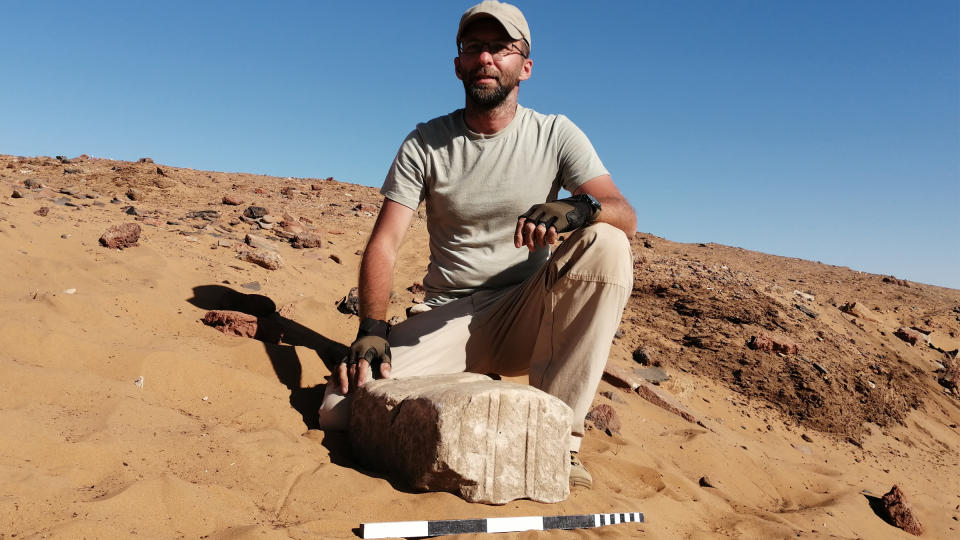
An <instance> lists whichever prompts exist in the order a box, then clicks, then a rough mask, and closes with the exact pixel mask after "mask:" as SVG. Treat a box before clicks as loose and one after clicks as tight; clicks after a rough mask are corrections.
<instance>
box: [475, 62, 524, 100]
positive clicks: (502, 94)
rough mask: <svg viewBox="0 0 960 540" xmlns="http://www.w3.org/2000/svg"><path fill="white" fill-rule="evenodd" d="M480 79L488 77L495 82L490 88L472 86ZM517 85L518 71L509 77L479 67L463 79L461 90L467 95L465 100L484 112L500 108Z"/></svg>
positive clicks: (518, 81)
mask: <svg viewBox="0 0 960 540" xmlns="http://www.w3.org/2000/svg"><path fill="white" fill-rule="evenodd" d="M480 77H490V78H492V79H493V80H495V81H496V85H495V86H493V87H492V88H490V87H485V86H480V85H477V84H474V81H476V80H477V79H478V78H480ZM519 83H520V72H519V70H518V71H517V73H514V74H512V75H511V74H509V73H504V72H499V73H497V72H496V71H495V70H494V69H491V68H484V67H480V68H477V70H476V71H474V72H473V73H471V74H470V77H469V78H464V80H463V89H464V90H465V91H466V93H467V99H469V100H470V101H471V102H473V104H474V105H476V106H477V107H480V108H481V109H484V110H491V109H495V108H497V107H498V106H500V104H501V103H503V102H504V100H506V99H507V96H509V95H510V92H512V91H513V89H514V88H516V87H517V85H518V84H519Z"/></svg>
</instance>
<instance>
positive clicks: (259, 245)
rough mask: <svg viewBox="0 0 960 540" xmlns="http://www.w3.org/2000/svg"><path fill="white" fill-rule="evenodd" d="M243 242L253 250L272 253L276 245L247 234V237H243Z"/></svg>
mask: <svg viewBox="0 0 960 540" xmlns="http://www.w3.org/2000/svg"><path fill="white" fill-rule="evenodd" d="M243 241H244V243H245V244H247V245H248V246H250V247H252V248H255V249H266V250H270V251H273V250H275V249H276V245H275V244H274V243H273V242H271V241H270V240H267V239H266V238H263V237H262V236H255V235H252V234H247V236H246V237H244V239H243Z"/></svg>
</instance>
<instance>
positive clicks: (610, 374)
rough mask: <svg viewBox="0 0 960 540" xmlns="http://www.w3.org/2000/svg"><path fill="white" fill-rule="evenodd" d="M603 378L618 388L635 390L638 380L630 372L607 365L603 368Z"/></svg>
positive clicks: (638, 383) (638, 384)
mask: <svg viewBox="0 0 960 540" xmlns="http://www.w3.org/2000/svg"><path fill="white" fill-rule="evenodd" d="M603 380H605V381H607V382H608V383H610V384H612V385H614V386H617V387H619V388H627V389H630V390H635V389H636V388H637V387H638V386H640V381H639V380H637V378H636V377H634V376H633V374H632V373H630V372H629V371H627V370H626V369H623V368H621V367H618V366H611V365H608V366H607V367H606V368H604V370H603Z"/></svg>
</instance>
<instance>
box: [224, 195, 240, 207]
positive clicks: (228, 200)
mask: <svg viewBox="0 0 960 540" xmlns="http://www.w3.org/2000/svg"><path fill="white" fill-rule="evenodd" d="M222 202H223V204H226V205H229V206H240V205H241V204H243V199H241V198H240V197H237V196H236V195H224V196H223V199H222Z"/></svg>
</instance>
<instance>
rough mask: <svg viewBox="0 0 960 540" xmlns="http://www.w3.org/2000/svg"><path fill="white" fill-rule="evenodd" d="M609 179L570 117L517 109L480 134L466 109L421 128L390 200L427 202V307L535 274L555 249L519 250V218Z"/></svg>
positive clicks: (410, 140) (396, 168)
mask: <svg viewBox="0 0 960 540" xmlns="http://www.w3.org/2000/svg"><path fill="white" fill-rule="evenodd" d="M605 174H608V172H607V170H606V168H604V166H603V163H601V161H600V158H599V157H598V156H597V152H596V151H595V150H594V148H593V145H592V144H590V141H589V140H588V139H587V136H586V135H584V134H583V132H582V131H580V129H579V128H577V126H576V125H574V124H573V122H571V121H570V120H569V119H568V118H567V117H565V116H562V115H545V114H540V113H538V112H536V111H534V110H532V109H527V108H524V107H521V106H517V114H516V116H515V117H514V118H513V120H512V121H511V122H510V124H509V125H507V127H505V128H504V129H502V130H500V131H499V132H497V133H495V134H493V135H483V134H480V133H474V132H473V131H471V130H470V129H469V128H468V127H467V125H466V123H465V122H464V120H463V110H462V109H460V110H457V111H454V112H452V113H450V114H448V115H446V116H441V117H439V118H434V119H433V120H430V121H429V122H426V123H423V124H419V125H417V127H416V129H414V130H413V131H412V132H411V133H410V135H408V136H407V138H406V139H405V140H404V141H403V144H402V145H401V146H400V151H399V152H398V153H397V157H396V158H395V159H394V162H393V165H392V166H391V167H390V172H389V173H387V178H386V181H385V182H384V184H383V188H382V189H381V190H380V192H381V193H383V195H384V196H385V197H386V198H388V199H390V200H392V201H395V202H397V203H400V204H402V205H404V206H407V207H409V208H412V209H414V210H416V209H417V207H418V206H419V205H420V203H421V202H423V201H426V209H427V232H428V233H429V236H430V265H429V266H428V268H427V275H426V276H425V277H424V279H423V287H424V289H425V290H426V295H427V304H428V305H432V306H437V305H440V304H443V303H445V302H448V301H450V300H453V299H455V298H459V297H462V296H465V295H468V294H472V293H474V292H477V291H479V290H485V289H501V288H504V287H508V286H511V285H515V284H517V283H520V282H522V281H523V280H524V279H526V278H527V277H529V276H530V275H532V274H533V273H534V272H536V271H537V270H538V269H539V268H540V266H541V265H542V264H543V263H544V262H545V261H546V260H547V257H548V256H549V250H548V249H547V248H543V249H539V250H537V251H535V252H533V253H531V252H530V251H529V250H528V249H527V248H526V247H521V248H519V249H518V248H516V247H514V245H513V235H514V231H515V230H516V225H517V216H519V215H520V214H522V213H524V212H526V211H527V209H529V208H530V206H532V205H534V204H537V203H542V202H546V201H552V200H556V199H557V194H558V193H559V191H560V188H561V187H562V188H564V189H566V190H567V191H570V192H573V191H574V190H576V189H577V188H578V187H580V186H581V185H583V184H584V183H586V182H587V181H588V180H591V179H593V178H596V177H598V176H602V175H605Z"/></svg>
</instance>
